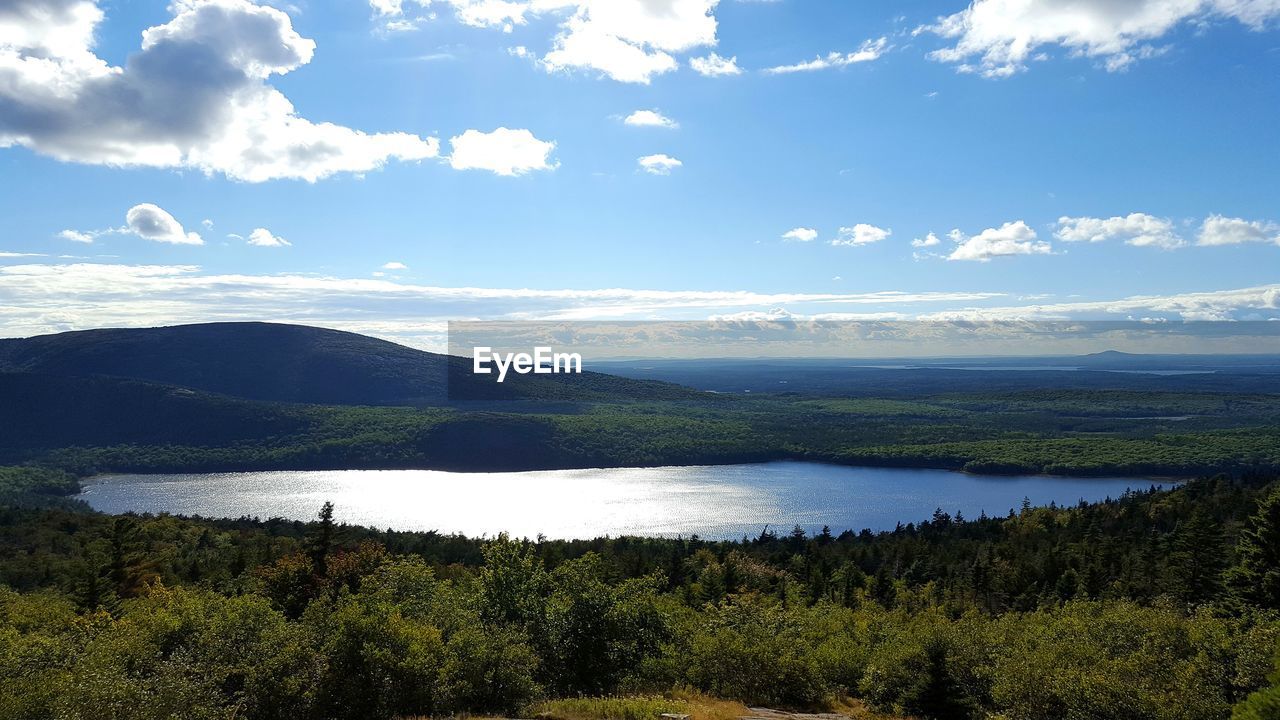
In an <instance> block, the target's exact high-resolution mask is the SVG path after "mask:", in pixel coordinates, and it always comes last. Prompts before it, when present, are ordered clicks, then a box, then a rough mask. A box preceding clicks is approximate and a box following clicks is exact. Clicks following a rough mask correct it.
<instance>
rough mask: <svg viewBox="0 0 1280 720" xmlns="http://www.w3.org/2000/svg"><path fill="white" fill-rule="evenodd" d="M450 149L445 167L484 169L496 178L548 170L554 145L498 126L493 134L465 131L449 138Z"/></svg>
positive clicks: (526, 131)
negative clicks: (496, 175)
mask: <svg viewBox="0 0 1280 720" xmlns="http://www.w3.org/2000/svg"><path fill="white" fill-rule="evenodd" d="M449 144H450V145H451V146H452V147H453V152H452V154H450V155H449V164H450V165H451V166H453V168H454V169H455V170H488V171H490V172H493V173H497V174H498V175H506V176H514V175H524V174H525V173H528V172H532V171H534V170H552V169H554V168H555V167H557V165H558V164H559V163H555V162H552V161H551V151H553V150H555V147H556V144H555V143H554V142H548V141H545V140H539V139H538V138H536V137H534V136H533V133H531V132H529V131H528V130H523V129H521V130H512V129H509V128H505V127H500V128H498V129H497V130H494V131H493V132H489V133H484V132H480V131H479V130H468V131H466V132H464V133H462V134H461V135H458V136H457V137H453V138H450V139H449Z"/></svg>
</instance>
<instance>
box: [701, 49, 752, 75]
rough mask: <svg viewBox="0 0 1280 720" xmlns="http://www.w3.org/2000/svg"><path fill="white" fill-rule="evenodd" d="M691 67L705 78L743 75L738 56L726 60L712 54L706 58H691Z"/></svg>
mask: <svg viewBox="0 0 1280 720" xmlns="http://www.w3.org/2000/svg"><path fill="white" fill-rule="evenodd" d="M689 67H691V68H693V71H694V72H696V73H698V74H699V75H702V76H704V77H725V76H729V75H741V74H742V68H740V67H738V56H737V55H734V56H733V57H727V58H725V57H720V56H719V55H717V54H715V53H711V54H710V55H707V56H706V57H696V58H690V59H689Z"/></svg>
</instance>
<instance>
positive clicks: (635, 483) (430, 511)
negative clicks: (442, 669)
mask: <svg viewBox="0 0 1280 720" xmlns="http://www.w3.org/2000/svg"><path fill="white" fill-rule="evenodd" d="M1150 485H1151V482H1149V481H1146V480H1142V479H1136V478H1128V479H1124V478H1096V479H1094V478H1090V479H1082V478H1061V477H1045V476H1011V477H1006V476H1001V477H993V476H982V475H967V474H962V473H954V472H947V471H944V470H918V469H896V468H868V467H845V466H838V465H823V464H818V463H804V462H774V463H764V464H757V465H720V466H692V467H661V468H616V469H593V470H547V471H535V472H498V473H454V472H445V471H440V470H333V471H272V472H246V473H212V474H175V475H109V476H102V477H99V478H95V479H94V480H93V481H92V482H90V483H88V484H87V485H86V486H85V488H84V491H83V492H82V493H81V495H80V498H81V499H82V500H84V501H86V502H88V503H89V504H90V505H91V506H92V507H94V508H95V509H97V510H101V511H104V512H112V513H118V512H127V511H136V512H171V513H178V514H184V515H203V516H207V517H241V516H251V517H254V516H256V517H260V518H269V517H283V518H289V519H297V520H305V519H311V518H314V517H315V514H316V511H317V510H318V509H319V507H320V505H321V504H323V503H324V502H325V501H331V502H333V503H334V505H335V507H336V510H335V513H334V514H335V517H336V518H338V519H339V520H340V521H343V522H347V523H352V524H359V525H368V526H372V527H378V528H394V529H396V530H438V531H440V532H442V533H454V532H457V533H463V534H466V535H472V536H479V535H490V536H492V535H496V534H497V533H498V532H500V531H505V532H509V533H511V534H512V535H514V536H516V537H535V536H537V535H538V534H539V533H541V534H543V535H546V536H547V537H549V538H593V537H600V536H603V535H612V536H618V535H660V536H674V535H684V536H688V535H691V534H693V533H697V534H699V535H701V536H703V537H706V538H739V537H742V536H743V535H744V534H746V535H752V536H754V535H757V534H759V532H760V530H761V529H762V527H763V526H764V525H766V524H768V525H771V526H773V527H774V528H775V529H778V530H779V531H780V532H787V531H789V530H790V528H791V527H792V526H794V525H800V526H802V527H804V528H805V529H807V530H809V531H810V532H815V531H818V530H820V529H821V528H822V526H824V525H828V526H830V527H831V529H832V531H833V532H836V533H839V532H840V531H842V530H846V529H852V530H859V529H862V528H864V527H869V528H871V529H873V530H885V529H892V528H893V527H894V525H895V524H896V523H897V522H899V521H901V522H904V523H906V522H914V521H919V520H922V519H925V518H927V517H929V516H930V515H931V514H932V513H933V510H934V509H935V508H937V507H941V508H943V509H944V510H946V511H947V512H950V513H953V514H954V513H955V512H956V511H957V510H959V511H962V512H963V513H964V514H965V515H966V516H967V517H976V516H977V515H978V514H979V512H981V511H984V510H985V511H986V512H987V514H989V515H1003V514H1005V513H1007V512H1008V511H1009V509H1010V508H1014V507H1017V506H1019V505H1020V504H1021V503H1022V498H1023V497H1028V498H1030V499H1031V501H1032V503H1034V504H1036V505H1047V504H1049V503H1050V502H1057V503H1059V504H1073V503H1075V502H1077V501H1079V500H1080V499H1082V498H1083V499H1085V500H1101V499H1103V498H1105V497H1116V496H1119V495H1120V494H1121V493H1123V492H1124V491H1125V489H1126V488H1129V487H1134V488H1141V489H1145V488H1147V487H1148V486H1150Z"/></svg>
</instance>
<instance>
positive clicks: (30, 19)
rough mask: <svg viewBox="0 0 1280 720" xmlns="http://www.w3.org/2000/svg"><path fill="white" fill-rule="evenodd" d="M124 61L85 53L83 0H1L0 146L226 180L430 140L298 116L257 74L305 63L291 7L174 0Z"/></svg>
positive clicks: (263, 176)
mask: <svg viewBox="0 0 1280 720" xmlns="http://www.w3.org/2000/svg"><path fill="white" fill-rule="evenodd" d="M170 10H171V12H172V13H173V18H172V19H171V20H170V21H169V22H168V23H165V24H163V25H158V26H155V27H152V28H148V29H147V30H146V31H144V32H143V34H142V45H141V51H140V52H137V53H135V54H133V55H132V56H130V57H129V59H128V61H127V62H126V63H125V65H124V66H123V67H114V66H111V65H109V64H108V63H107V62H106V61H105V60H103V59H102V58H100V57H98V56H97V55H95V54H94V52H93V48H94V31H95V29H96V28H97V26H98V24H99V23H100V22H101V21H102V20H103V13H102V10H101V9H100V8H99V7H98V6H97V4H96V3H95V1H94V0H9V2H7V3H5V5H4V8H3V9H0V30H3V32H0V107H3V108H4V109H5V110H4V112H0V147H5V146H11V145H21V146H24V147H27V148H30V149H32V150H34V151H36V152H39V153H42V154H45V155H49V156H51V157H54V158H57V159H59V160H63V161H70V162H80V163H91V164H99V165H113V166H147V167H166V168H195V169H198V170H200V171H202V172H205V173H208V174H223V175H226V176H228V177H230V178H234V179H237V180H244V181H248V182H261V181H265V180H272V179H277V178H297V179H302V180H307V181H315V180H318V179H321V178H324V177H327V176H329V175H333V174H335V173H342V172H354V173H360V172H366V171H369V170H374V169H376V168H378V167H381V166H382V165H384V164H385V163H386V162H387V161H389V160H392V159H399V160H421V159H424V158H432V157H435V156H436V155H437V154H438V152H439V142H438V141H437V140H436V139H435V138H422V137H419V136H417V135H412V134H407V133H374V134H367V133H364V132H361V131H359V130H354V129H351V128H347V127H343V126H341V125H335V124H332V123H326V122H319V123H317V122H313V121H311V120H307V119H305V118H303V117H300V116H299V115H298V114H297V113H296V112H295V110H294V107H293V105H292V104H291V103H290V102H289V100H288V98H286V97H285V96H284V95H283V94H282V93H281V92H280V91H278V90H276V89H275V88H274V87H272V86H271V85H270V84H268V82H267V80H268V79H269V78H270V77H271V76H272V75H284V74H286V73H289V72H291V71H293V70H295V69H297V68H299V67H301V66H303V65H305V64H307V63H308V62H310V61H311V57H312V54H313V52H314V51H315V43H314V42H313V41H311V40H308V39H306V38H303V37H301V36H300V35H298V33H297V32H295V31H294V29H293V26H292V22H291V21H290V19H289V16H288V15H286V14H285V13H284V12H282V11H280V10H277V9H275V8H272V7H265V6H261V5H255V4H253V3H251V2H248V0H175V1H174V2H173V4H172V5H170Z"/></svg>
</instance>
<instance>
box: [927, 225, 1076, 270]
mask: <svg viewBox="0 0 1280 720" xmlns="http://www.w3.org/2000/svg"><path fill="white" fill-rule="evenodd" d="M949 236H950V237H951V239H952V240H953V241H955V243H956V247H955V249H954V250H952V251H951V254H950V255H948V256H947V259H948V260H974V261H977V262H988V261H990V260H991V258H995V257H1005V256H1009V255H1048V254H1050V253H1052V252H1053V247H1052V246H1051V245H1050V244H1049V243H1047V242H1044V241H1040V240H1038V239H1037V237H1036V231H1035V230H1032V229H1031V228H1030V227H1028V226H1027V224H1026V223H1025V222H1023V221H1021V220H1015V221H1013V222H1007V223H1005V224H1004V225H1001V226H1000V227H998V228H987V229H986V230H983V231H982V232H980V233H978V234H977V235H972V236H970V235H966V234H964V233H963V232H961V231H960V230H952V231H951V232H950V233H949Z"/></svg>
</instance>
